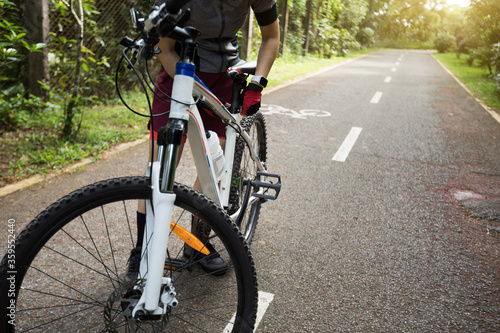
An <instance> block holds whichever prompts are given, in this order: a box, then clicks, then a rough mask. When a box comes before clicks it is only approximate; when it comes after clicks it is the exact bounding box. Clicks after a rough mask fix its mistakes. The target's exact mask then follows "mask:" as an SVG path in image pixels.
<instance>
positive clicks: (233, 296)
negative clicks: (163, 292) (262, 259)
mask: <svg viewBox="0 0 500 333" xmlns="http://www.w3.org/2000/svg"><path fill="white" fill-rule="evenodd" d="M175 193H176V195H177V199H176V202H175V207H174V213H173V217H172V220H171V221H173V222H175V223H177V224H178V225H180V226H183V227H184V228H186V229H188V230H190V225H191V216H192V214H193V215H195V216H197V217H199V218H201V219H203V220H204V222H205V223H207V224H208V225H209V226H210V228H211V229H212V232H211V235H210V239H209V241H210V243H211V244H212V245H213V246H214V248H215V249H216V250H217V251H218V253H219V254H220V256H221V257H222V258H223V259H224V260H225V261H226V263H227V264H228V270H227V272H226V273H225V274H224V275H220V276H214V275H210V274H207V273H205V272H204V271H203V269H202V268H201V267H200V265H198V264H197V263H196V262H195V261H191V262H190V261H188V260H187V259H186V258H185V257H184V256H183V248H184V246H183V245H184V243H183V242H182V241H181V240H180V239H179V238H178V237H177V236H176V235H175V234H173V233H172V234H171V235H170V237H169V246H168V259H170V262H177V261H178V262H179V263H182V264H174V265H170V266H169V267H167V266H166V267H165V276H166V277H170V278H171V279H172V281H173V285H174V287H175V289H176V292H177V296H176V298H177V300H178V301H179V305H178V306H176V307H171V308H170V309H169V310H170V311H169V314H168V316H163V317H162V318H161V320H154V321H150V322H141V323H139V324H137V323H136V322H133V321H130V320H127V319H126V317H125V316H124V311H123V309H124V308H125V309H126V307H127V305H129V304H130V303H129V302H133V301H134V300H135V299H136V298H138V297H139V296H137V295H134V293H131V292H130V291H131V283H132V285H134V284H135V285H138V284H139V282H138V281H135V282H127V283H125V282H124V279H123V278H124V273H125V271H126V269H127V265H128V259H129V254H130V250H131V249H132V248H133V247H134V246H135V242H136V222H135V219H136V213H135V212H136V209H137V200H138V199H148V198H149V197H150V195H151V189H150V186H149V179H148V178H145V177H124V178H117V179H111V180H107V181H103V182H99V183H96V184H93V185H89V186H87V187H85V188H82V189H80V190H77V191H75V192H73V193H72V194H70V195H68V196H66V197H64V198H62V199H60V200H59V201H58V202H56V203H55V204H53V205H52V206H50V207H49V208H47V209H46V210H45V211H44V212H42V213H41V214H40V215H39V216H38V217H37V218H36V219H35V220H33V221H32V222H31V223H30V224H29V225H28V227H27V228H26V230H25V231H23V233H21V234H20V235H19V237H18V239H17V243H16V262H17V267H16V269H17V274H16V275H15V280H16V288H17V303H16V313H15V324H16V326H15V327H13V326H11V325H9V324H8V321H9V320H10V317H9V316H8V315H9V313H8V312H7V313H6V314H5V315H3V316H2V319H0V320H2V321H4V323H3V324H2V326H1V327H4V328H5V327H6V328H7V331H8V332H9V331H10V332H14V331H15V332H23V331H29V332H64V331H67V332H106V331H108V332H136V331H138V332H144V331H147V332H163V331H169V332H198V331H201V332H222V331H223V330H224V329H229V330H232V331H233V332H241V331H245V332H250V331H252V329H253V325H254V322H255V313H256V303H257V299H256V298H257V282H256V275H255V267H254V265H253V262H252V259H251V256H250V252H249V250H248V247H247V246H246V245H244V242H243V241H242V239H241V238H240V236H238V233H237V229H236V227H235V225H234V224H232V223H231V222H230V220H229V219H228V217H227V215H225V214H224V213H223V212H222V211H221V210H220V209H218V208H216V206H215V205H214V204H213V203H212V202H211V201H210V200H209V199H207V198H206V197H205V196H203V195H202V194H199V193H198V192H196V191H194V190H192V189H190V188H188V187H186V186H183V185H178V184H177V185H176V186H175ZM166 222H167V223H169V222H170V221H166ZM186 262H187V264H186ZM6 264H7V262H6V257H5V258H4V260H3V261H2V265H1V267H0V273H1V276H2V282H4V281H5V279H6V278H7V277H8V276H9V275H8V274H7V271H8V270H7V268H8V267H7V265H6ZM8 288H9V287H8V284H7V283H2V287H0V289H1V294H0V295H1V297H2V300H1V301H0V302H1V304H2V312H3V311H5V310H4V309H6V306H7V305H8V304H9V302H10V299H12V297H10V296H9V297H10V298H9V297H7V296H8V293H9V289H8ZM5 321H7V322H5ZM2 330H3V329H2Z"/></svg>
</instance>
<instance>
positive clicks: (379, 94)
mask: <svg viewBox="0 0 500 333" xmlns="http://www.w3.org/2000/svg"><path fill="white" fill-rule="evenodd" d="M380 98H382V92H381V91H377V92H376V93H375V95H373V97H372V99H371V100H370V103H372V104H377V103H378V102H379V101H380Z"/></svg>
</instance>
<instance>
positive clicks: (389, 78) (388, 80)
mask: <svg viewBox="0 0 500 333" xmlns="http://www.w3.org/2000/svg"><path fill="white" fill-rule="evenodd" d="M391 80H392V77H390V76H388V77H386V78H385V80H384V82H385V83H389V82H391Z"/></svg>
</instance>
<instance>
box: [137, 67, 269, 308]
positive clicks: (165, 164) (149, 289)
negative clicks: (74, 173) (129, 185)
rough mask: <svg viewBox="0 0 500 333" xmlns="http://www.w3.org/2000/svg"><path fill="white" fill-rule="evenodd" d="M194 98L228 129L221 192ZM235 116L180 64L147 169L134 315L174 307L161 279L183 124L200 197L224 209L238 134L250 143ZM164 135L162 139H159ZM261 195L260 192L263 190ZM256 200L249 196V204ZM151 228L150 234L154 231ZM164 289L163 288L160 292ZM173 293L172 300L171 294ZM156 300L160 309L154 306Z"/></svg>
mask: <svg viewBox="0 0 500 333" xmlns="http://www.w3.org/2000/svg"><path fill="white" fill-rule="evenodd" d="M195 99H196V100H201V101H203V102H204V103H205V104H206V105H208V106H209V107H210V109H211V110H212V111H213V113H215V114H216V115H217V116H218V117H219V118H221V120H222V121H223V122H224V123H226V124H228V126H227V130H226V146H225V164H224V173H223V176H222V179H221V187H220V189H219V186H218V181H217V178H216V175H215V171H214V168H213V167H212V165H213V162H212V157H211V154H210V152H209V151H208V142H207V138H206V135H205V128H204V126H203V122H202V120H201V117H200V113H199V110H198V108H197V106H196V103H195ZM239 118H240V116H239V114H231V113H230V112H229V111H228V110H227V108H226V107H225V106H224V105H223V104H222V103H221V101H220V100H219V99H218V98H217V97H216V96H215V95H214V94H213V93H211V92H210V90H209V89H208V88H207V87H206V86H205V85H204V84H203V83H202V82H201V80H199V79H198V78H196V77H195V75H194V65H192V64H191V63H189V61H188V62H185V61H180V62H179V63H178V64H177V71H176V75H175V77H174V84H173V89H172V101H171V110H170V117H169V123H168V124H167V126H166V127H165V130H164V131H160V133H158V144H159V150H158V159H157V161H155V162H153V163H152V165H150V168H149V171H148V172H150V174H151V178H152V188H153V192H152V193H153V194H152V204H151V202H148V203H147V222H146V224H147V226H146V229H147V230H148V232H146V234H145V235H144V237H145V239H144V244H150V245H149V246H148V247H147V249H146V247H145V249H143V260H142V261H141V268H140V276H147V279H146V282H145V286H144V291H143V293H142V296H141V298H140V300H139V302H138V303H137V304H136V306H135V308H134V310H133V312H132V315H133V316H134V317H135V316H136V314H137V313H138V311H144V310H145V311H147V313H149V314H152V315H159V314H165V313H166V311H167V306H175V305H176V304H177V301H176V299H175V290H174V288H173V286H172V285H171V281H170V280H169V279H168V278H164V277H163V264H164V261H165V257H166V249H167V245H168V235H169V232H170V222H169V221H168V220H166V218H165V217H169V216H171V215H172V208H173V204H174V201H175V194H174V193H173V192H172V187H173V180H174V178H175V167H176V164H177V152H178V150H179V145H180V143H181V141H180V140H181V139H180V138H181V137H182V135H183V134H184V132H185V128H186V124H187V128H189V131H187V136H188V140H189V142H190V146H191V151H192V154H193V157H194V162H195V166H196V169H197V172H198V177H199V180H200V183H201V187H202V191H203V193H204V194H205V195H206V196H208V197H209V198H210V199H212V200H213V201H214V202H215V203H216V204H217V205H219V206H220V207H222V208H224V207H227V205H228V200H229V192H230V185H231V177H232V175H231V172H232V165H233V156H234V151H235V145H236V140H237V137H238V135H239V136H241V137H242V138H243V140H244V141H245V142H246V144H247V145H248V146H249V147H252V141H251V139H250V137H249V136H248V134H247V133H246V132H245V131H243V130H242V128H241V127H240V125H239V123H238V121H239ZM162 136H163V138H161V137H162ZM250 152H251V158H252V159H253V160H254V161H255V162H256V164H257V165H258V169H259V171H262V172H266V169H265V167H264V165H263V163H262V162H261V161H260V160H259V158H258V156H257V154H256V152H255V151H254V150H253V148H252V149H250ZM261 191H263V190H261ZM256 200H260V199H259V198H258V197H256V196H251V197H250V199H249V200H248V204H252V203H254V202H255V201H256ZM240 213H241V214H243V213H244V211H243V210H242V209H241V208H240V209H239V210H238V211H237V212H236V213H234V214H233V215H232V216H231V217H232V219H233V220H235V219H236V218H237V217H238V215H239V214H240ZM153 230H154V232H153ZM162 286H165V287H164V289H163V293H162V294H161V295H160V293H161V292H162V290H161V289H162ZM172 295H173V296H172ZM159 299H161V300H162V302H163V303H164V307H163V308H161V307H159V306H158V303H159V302H158V301H159Z"/></svg>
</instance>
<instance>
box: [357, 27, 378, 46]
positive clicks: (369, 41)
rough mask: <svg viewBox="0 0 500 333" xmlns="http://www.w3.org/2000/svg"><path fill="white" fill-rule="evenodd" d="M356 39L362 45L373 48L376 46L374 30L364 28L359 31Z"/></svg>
mask: <svg viewBox="0 0 500 333" xmlns="http://www.w3.org/2000/svg"><path fill="white" fill-rule="evenodd" d="M356 39H357V40H358V42H360V43H361V45H363V46H365V47H371V46H373V44H375V30H373V29H372V28H363V29H361V30H359V32H358V34H357V35H356Z"/></svg>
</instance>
